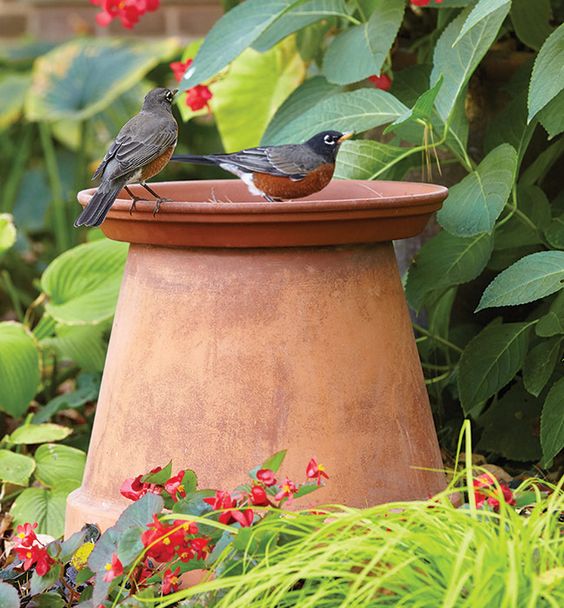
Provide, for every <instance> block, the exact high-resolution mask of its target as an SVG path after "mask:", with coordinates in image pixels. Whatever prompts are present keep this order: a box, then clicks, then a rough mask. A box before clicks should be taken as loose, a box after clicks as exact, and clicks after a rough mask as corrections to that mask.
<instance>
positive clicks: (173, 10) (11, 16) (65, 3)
mask: <svg viewBox="0 0 564 608" xmlns="http://www.w3.org/2000/svg"><path fill="white" fill-rule="evenodd" d="M97 12H98V8H97V7H95V6H92V5H91V4H90V3H89V1H88V0H58V1H57V0H0V40H8V39H14V38H18V37H20V36H26V35H27V36H31V37H33V38H36V39H39V40H47V41H62V40H66V39H67V38H71V37H72V36H75V35H77V34H91V35H94V36H108V35H111V34H114V35H116V34H117V35H120V36H129V37H130V36H134V37H139V36H141V37H159V36H176V37H179V38H181V39H182V40H184V41H186V40H190V39H193V38H198V37H200V36H203V35H205V34H206V33H207V32H208V31H209V29H210V28H211V26H212V25H213V24H214V23H215V21H217V19H219V17H220V16H221V15H222V9H221V4H220V0H161V7H160V9H159V10H157V11H155V12H154V13H147V14H146V15H145V16H144V17H142V18H141V20H140V21H139V23H138V24H137V25H136V26H135V28H134V29H133V30H126V29H124V28H122V27H121V25H120V23H119V21H114V22H113V23H112V24H111V25H110V26H109V27H107V28H102V27H99V26H98V25H96V21H95V15H96V13H97Z"/></svg>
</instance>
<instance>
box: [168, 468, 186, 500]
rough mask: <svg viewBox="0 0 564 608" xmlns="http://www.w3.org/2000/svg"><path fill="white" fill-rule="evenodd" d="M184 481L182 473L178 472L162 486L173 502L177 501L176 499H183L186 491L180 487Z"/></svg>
mask: <svg viewBox="0 0 564 608" xmlns="http://www.w3.org/2000/svg"><path fill="white" fill-rule="evenodd" d="M183 479H184V471H179V472H178V473H177V474H176V475H175V476H174V477H171V478H170V479H169V480H168V481H166V482H165V484H164V489H165V490H166V491H167V492H168V493H169V494H170V496H171V498H172V500H174V502H177V501H178V498H179V497H180V498H185V496H186V490H185V489H184V486H183V485H182V480H183Z"/></svg>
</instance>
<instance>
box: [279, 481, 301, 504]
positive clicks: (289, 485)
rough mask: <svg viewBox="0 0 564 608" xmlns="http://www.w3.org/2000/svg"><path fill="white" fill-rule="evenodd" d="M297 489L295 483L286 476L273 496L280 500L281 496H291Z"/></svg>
mask: <svg viewBox="0 0 564 608" xmlns="http://www.w3.org/2000/svg"><path fill="white" fill-rule="evenodd" d="M297 491H298V488H297V486H296V484H295V483H294V482H293V481H290V480H289V479H288V478H287V477H286V479H285V480H284V483H282V484H281V485H280V491H279V492H278V494H276V496H275V497H274V498H275V499H276V500H282V499H283V498H292V496H293V495H294V494H295V493H296V492H297Z"/></svg>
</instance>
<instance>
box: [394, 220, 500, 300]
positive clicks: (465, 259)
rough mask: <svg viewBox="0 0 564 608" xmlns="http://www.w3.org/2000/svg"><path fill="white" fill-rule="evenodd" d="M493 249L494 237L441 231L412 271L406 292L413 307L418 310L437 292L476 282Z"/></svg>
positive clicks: (423, 250) (425, 249)
mask: <svg viewBox="0 0 564 608" xmlns="http://www.w3.org/2000/svg"><path fill="white" fill-rule="evenodd" d="M492 248H493V238H492V237H491V236H490V235H489V234H487V233H482V234H479V235H477V236H475V237H471V238H462V237H457V236H453V235H452V234H449V233H448V232H444V231H443V232H440V233H439V234H438V235H437V236H435V237H434V238H433V239H431V240H430V241H428V242H427V243H425V245H423V247H422V248H421V250H420V251H419V253H418V254H417V257H416V258H415V261H414V263H413V264H412V265H411V267H410V269H409V273H408V276H407V283H406V286H405V291H406V295H407V299H408V301H409V303H410V305H411V306H412V307H413V308H415V310H419V309H420V308H421V307H422V306H423V304H424V303H425V301H426V300H427V298H428V296H429V295H430V294H431V293H433V292H434V291H437V290H445V289H446V288H448V287H452V286H453V285H460V284H461V283H466V282H468V281H471V280H472V279H475V278H476V277H477V276H478V275H479V274H480V273H481V272H482V270H484V268H485V267H486V264H487V263H488V260H489V259H490V255H491V252H492Z"/></svg>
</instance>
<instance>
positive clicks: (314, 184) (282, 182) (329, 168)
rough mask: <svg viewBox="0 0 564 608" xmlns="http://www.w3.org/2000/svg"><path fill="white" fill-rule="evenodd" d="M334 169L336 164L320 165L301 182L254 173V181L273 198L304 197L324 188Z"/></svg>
mask: <svg viewBox="0 0 564 608" xmlns="http://www.w3.org/2000/svg"><path fill="white" fill-rule="evenodd" d="M334 171H335V165H331V164H324V165H320V166H319V167H318V168H317V169H315V170H314V171H312V172H311V173H309V175H307V176H306V177H304V179H302V180H300V181H299V182H294V181H292V180H291V179H290V178H289V177H279V176H277V175H268V174H266V173H253V182H254V184H255V186H256V187H257V188H258V189H259V190H261V191H262V192H264V193H265V194H268V196H271V197H272V198H283V199H294V198H303V197H304V196H309V195H310V194H313V193H314V192H319V191H320V190H323V188H325V186H327V185H328V184H329V182H330V181H331V178H332V177H333V172H334Z"/></svg>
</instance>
